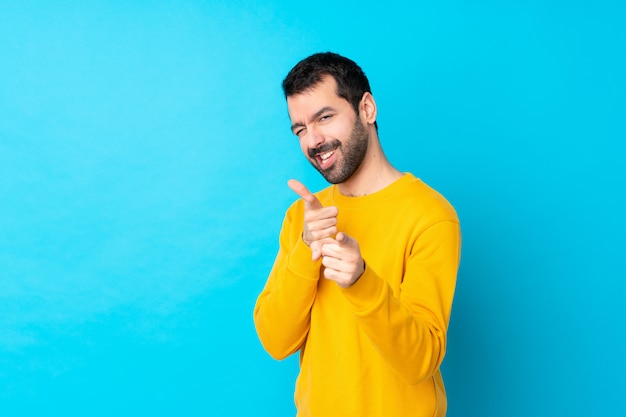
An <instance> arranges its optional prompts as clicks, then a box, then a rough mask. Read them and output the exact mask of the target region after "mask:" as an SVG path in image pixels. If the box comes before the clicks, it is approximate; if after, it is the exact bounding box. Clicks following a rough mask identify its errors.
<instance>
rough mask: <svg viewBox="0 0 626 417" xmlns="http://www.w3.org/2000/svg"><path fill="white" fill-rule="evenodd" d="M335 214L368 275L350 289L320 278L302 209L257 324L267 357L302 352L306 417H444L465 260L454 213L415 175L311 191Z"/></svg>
mask: <svg viewBox="0 0 626 417" xmlns="http://www.w3.org/2000/svg"><path fill="white" fill-rule="evenodd" d="M316 195H317V197H318V198H319V200H320V201H321V203H322V204H323V205H324V206H330V205H332V206H336V207H338V209H339V215H338V230H339V231H342V232H345V233H346V234H348V235H349V236H351V237H353V238H355V239H356V240H357V242H358V243H359V246H360V249H361V255H362V256H363V259H364V260H365V263H366V269H365V272H364V273H363V275H361V277H360V278H359V280H358V281H357V282H356V283H355V284H354V285H353V286H352V287H350V288H346V289H342V288H341V287H339V286H338V285H337V284H336V283H335V282H333V281H329V280H327V279H325V278H324V277H323V273H322V266H321V261H316V262H313V261H312V260H311V251H310V249H309V248H308V246H306V244H305V243H304V242H303V241H302V237H301V236H302V231H303V213H304V204H303V201H302V200H298V201H296V202H295V203H294V204H293V205H292V206H291V207H290V208H289V209H288V211H287V213H286V215H285V220H284V223H283V227H282V230H281V232H280V248H279V251H278V255H277V257H276V261H275V263H274V266H273V268H272V271H271V273H270V276H269V278H268V281H267V283H266V286H265V288H264V289H263V291H262V292H261V294H260V295H259V297H258V300H257V303H256V306H255V310H254V321H255V326H256V329H257V333H258V335H259V338H260V340H261V343H262V344H263V346H264V347H265V349H266V350H267V351H268V352H269V354H270V355H272V357H274V358H276V359H283V358H285V357H287V356H289V355H291V354H293V353H295V352H297V351H300V374H299V376H298V380H297V382H296V391H295V402H296V407H297V409H298V416H301V417H305V416H307V417H309V416H310V417H368V416H372V417H374V416H376V417H409V416H429V417H432V416H444V415H445V413H446V395H445V390H444V386H443V380H442V378H441V373H440V370H439V367H440V365H441V362H442V360H443V357H444V353H445V349H446V331H447V328H448V322H449V318H450V310H451V307H452V298H453V295H454V287H455V283H456V275H457V269H458V264H459V258H460V247H461V235H460V229H459V222H458V218H457V216H456V213H455V211H454V209H453V208H452V206H451V205H450V204H449V203H448V202H447V201H446V200H445V199H444V198H443V197H442V196H441V195H440V194H438V193H437V192H436V191H434V190H433V189H431V188H429V187H428V186H427V185H425V184H424V183H423V182H422V181H421V180H419V179H417V178H415V177H414V176H413V175H411V174H405V175H404V176H403V177H402V178H400V179H398V180H397V181H396V182H394V183H393V184H391V185H389V186H388V187H387V188H385V189H383V190H381V191H378V192H376V193H374V194H370V195H367V196H364V197H346V196H343V195H341V194H340V193H339V190H338V188H337V186H334V185H333V186H330V187H328V188H326V189H324V190H322V191H320V192H319V193H317V194H316Z"/></svg>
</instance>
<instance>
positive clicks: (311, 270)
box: [287, 238, 322, 280]
mask: <svg viewBox="0 0 626 417" xmlns="http://www.w3.org/2000/svg"><path fill="white" fill-rule="evenodd" d="M321 264H322V261H321V260H317V261H315V262H313V261H312V254H311V249H310V248H309V247H308V246H307V245H306V243H304V241H303V240H302V238H300V239H298V241H297V242H296V244H295V246H294V248H293V250H292V251H291V253H290V254H289V260H288V261H287V268H288V269H289V270H290V271H292V272H293V273H294V274H296V275H298V276H300V277H303V278H309V279H314V280H318V279H319V276H320V266H321Z"/></svg>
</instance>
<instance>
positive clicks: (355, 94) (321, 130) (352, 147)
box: [283, 53, 376, 184]
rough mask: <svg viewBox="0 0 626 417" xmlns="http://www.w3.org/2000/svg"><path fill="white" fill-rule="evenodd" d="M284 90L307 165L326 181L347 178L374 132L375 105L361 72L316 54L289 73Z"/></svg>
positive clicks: (331, 56) (342, 61)
mask: <svg viewBox="0 0 626 417" xmlns="http://www.w3.org/2000/svg"><path fill="white" fill-rule="evenodd" d="M283 89H284V91H285V96H286V98H287V107H288V110H289V117H290V118H291V122H292V125H291V128H292V131H293V133H294V134H295V135H296V136H298V138H299V140H300V147H301V149H302V152H303V153H304V155H305V156H306V157H307V158H308V159H309V162H310V163H311V164H312V165H313V167H315V169H317V170H318V171H319V172H320V173H321V174H322V175H323V176H324V178H326V180H327V181H328V182H330V183H333V184H340V183H344V182H346V181H347V180H349V179H350V178H351V177H352V176H353V175H354V174H355V173H356V172H357V171H358V170H359V169H360V168H361V166H362V163H363V160H364V158H365V156H366V154H367V152H368V148H369V146H370V139H371V135H372V134H374V135H375V131H376V130H375V123H376V104H375V102H374V99H373V97H372V94H371V93H370V91H369V89H370V88H369V83H368V81H367V78H366V77H365V74H363V71H361V69H360V68H359V67H358V66H357V65H356V64H355V63H354V62H352V61H350V60H349V59H347V58H344V57H341V56H339V55H337V54H332V53H325V54H315V55H312V56H311V57H309V58H306V59H304V60H303V61H301V62H300V63H298V64H297V65H296V66H295V67H294V68H293V69H292V70H291V72H290V73H289V75H288V76H287V78H285V80H284V82H283ZM368 126H370V127H368ZM372 126H374V127H372ZM370 129H373V131H372V130H370Z"/></svg>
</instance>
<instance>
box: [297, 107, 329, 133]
mask: <svg viewBox="0 0 626 417" xmlns="http://www.w3.org/2000/svg"><path fill="white" fill-rule="evenodd" d="M334 110H335V109H333V108H332V107H330V106H324V107H322V108H321V109H319V110H318V111H316V112H315V114H313V116H311V119H310V121H313V120H315V119H317V118H319V117H320V116H321V115H322V114H324V113H326V112H327V111H334ZM303 126H304V125H303V124H302V123H294V124H292V125H291V131H292V132H295V130H296V129H297V128H299V127H303Z"/></svg>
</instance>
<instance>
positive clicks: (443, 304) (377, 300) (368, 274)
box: [342, 221, 461, 384]
mask: <svg viewBox="0 0 626 417" xmlns="http://www.w3.org/2000/svg"><path fill="white" fill-rule="evenodd" d="M460 245H461V235H460V229H459V225H458V223H457V222H454V221H442V222H439V223H436V224H434V225H432V226H430V227H429V228H428V229H426V230H425V231H424V232H422V233H421V235H420V236H419V237H418V238H417V239H416V241H415V242H414V244H413V247H412V249H411V252H410V255H409V256H408V258H407V259H406V261H405V262H406V263H405V273H404V277H403V282H402V284H401V286H400V291H399V294H396V296H397V297H396V296H394V294H393V293H392V289H391V287H390V286H389V285H388V284H387V283H386V282H385V280H384V279H382V278H381V277H379V276H378V275H377V274H376V272H374V271H373V270H372V269H371V268H369V267H366V269H365V272H364V273H363V274H362V275H361V277H360V278H359V279H358V280H357V281H356V282H355V283H354V285H352V286H350V287H348V288H344V289H343V290H342V291H343V294H344V296H345V297H346V299H347V300H348V301H349V302H350V304H351V306H352V308H353V311H354V314H355V315H356V317H357V321H358V322H359V324H360V325H361V326H362V328H363V330H364V331H365V333H366V334H367V335H368V337H369V339H370V340H371V342H372V343H373V344H374V346H375V347H376V349H377V350H378V352H379V353H380V355H381V356H382V357H383V358H384V359H385V361H386V362H387V363H389V365H390V366H391V367H392V368H393V369H394V370H395V372H396V374H397V375H398V376H400V377H401V378H402V379H404V380H405V381H406V382H407V383H410V384H416V383H419V382H421V381H422V380H424V379H425V378H428V377H430V376H432V375H433V374H434V373H435V372H436V371H437V370H438V369H439V366H440V365H441V362H442V360H443V357H444V354H445V349H446V332H447V328H448V322H449V318H450V311H451V308H452V298H453V296H454V287H455V283H456V275H457V268H458V264H459V259H460Z"/></svg>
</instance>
